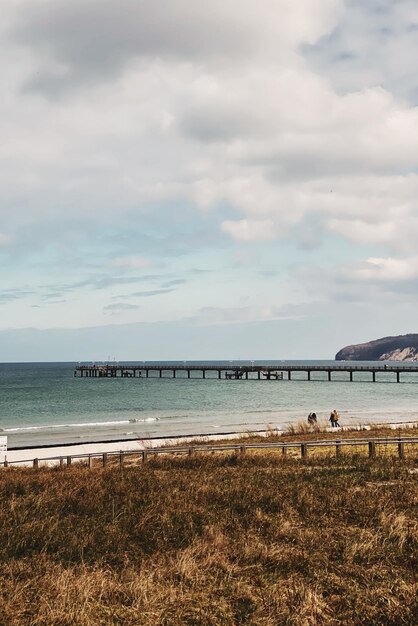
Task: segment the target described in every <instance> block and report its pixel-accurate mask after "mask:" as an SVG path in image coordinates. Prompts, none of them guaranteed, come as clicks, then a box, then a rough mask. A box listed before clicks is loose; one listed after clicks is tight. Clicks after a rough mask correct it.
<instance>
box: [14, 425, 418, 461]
mask: <svg viewBox="0 0 418 626" xmlns="http://www.w3.org/2000/svg"><path fill="white" fill-rule="evenodd" d="M376 426H382V427H386V428H387V427H389V428H391V429H393V430H398V429H399V428H416V427H417V422H403V423H395V424H388V423H385V424H373V425H367V424H365V425H362V426H361V430H370V429H371V428H376ZM350 430H353V427H352V426H350V427H344V426H342V427H340V428H332V427H327V428H326V429H325V431H326V432H335V433H336V434H337V433H338V432H340V431H350ZM358 430H360V427H359V428H358ZM275 432H277V434H279V435H280V434H283V432H284V431H279V430H277V431H275ZM257 435H259V436H265V437H267V436H269V435H271V431H270V430H265V431H257ZM295 436H297V435H295ZM243 437H245V433H242V432H238V433H226V434H216V435H201V436H182V437H172V438H171V437H170V438H155V439H132V440H123V441H117V442H96V443H85V444H69V445H61V446H46V447H42V448H25V449H21V450H8V451H7V453H6V459H7V462H8V463H10V464H13V466H17V465H22V466H32V465H33V460H34V459H38V460H39V464H40V465H57V464H59V462H60V458H61V457H63V458H64V459H65V458H66V457H67V456H72V457H74V456H76V457H77V456H78V457H80V458H82V457H88V455H90V454H97V455H98V454H103V453H112V452H113V453H118V452H135V451H138V452H141V451H143V450H149V449H152V448H159V447H162V446H170V445H178V444H180V443H183V444H187V443H194V444H198V443H199V442H207V441H219V440H225V439H229V440H234V439H242V438H243ZM75 460H76V459H75Z"/></svg>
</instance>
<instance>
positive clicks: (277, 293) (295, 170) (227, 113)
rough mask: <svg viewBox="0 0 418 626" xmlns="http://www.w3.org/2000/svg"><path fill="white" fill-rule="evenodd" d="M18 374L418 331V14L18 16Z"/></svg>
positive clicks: (254, 355)
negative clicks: (62, 364)
mask: <svg viewBox="0 0 418 626" xmlns="http://www.w3.org/2000/svg"><path fill="white" fill-rule="evenodd" d="M1 4H2V20H1V23H0V61H1V97H0V160H1V163H0V361H81V360H94V361H95V360H107V359H108V358H109V357H110V358H112V359H113V358H115V359H116V360H124V359H130V360H160V359H164V360H165V359H181V360H183V359H184V360H186V359H217V358H219V359H239V358H241V359H305V358H306V359H316V358H318V359H328V358H334V355H335V353H336V352H337V351H338V350H339V349H340V348H342V347H343V346H345V345H347V344H352V343H360V342H363V341H369V340H371V339H376V338H378V337H383V336H387V335H397V334H403V333H407V332H418V327H417V322H416V307H417V305H418V247H417V240H418V171H417V168H418V73H417V71H416V59H417V58H418V3H417V2H416V0H298V2H295V1H294V0H258V1H257V2H254V1H253V0H251V1H250V0H211V2H210V3H208V2H202V1H201V0H193V1H191V0H106V2H103V1H102V0H100V1H99V0H60V1H59V2H56V0H2V2H1Z"/></svg>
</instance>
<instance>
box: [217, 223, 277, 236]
mask: <svg viewBox="0 0 418 626" xmlns="http://www.w3.org/2000/svg"><path fill="white" fill-rule="evenodd" d="M221 230H222V231H223V232H224V233H227V234H228V235H230V236H231V237H232V238H233V239H236V240H237V241H269V240H271V239H274V238H275V236H276V233H275V232H274V225H273V222H272V221H271V220H248V219H244V220H238V221H235V222H234V221H231V220H225V221H224V222H222V224H221Z"/></svg>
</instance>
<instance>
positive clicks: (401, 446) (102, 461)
mask: <svg viewBox="0 0 418 626" xmlns="http://www.w3.org/2000/svg"><path fill="white" fill-rule="evenodd" d="M417 444H418V437H403V438H399V437H392V438H390V437H389V438H388V437H385V438H381V437H380V438H368V439H354V438H353V439H324V440H321V441H292V442H274V443H242V442H240V443H231V444H219V445H207V444H199V443H194V444H190V445H187V446H174V447H161V448H145V449H143V450H115V451H111V452H93V453H90V454H88V453H82V454H71V455H65V456H51V457H43V458H28V459H19V460H14V461H7V460H6V461H5V462H4V463H3V465H4V467H11V466H22V465H23V466H28V465H31V466H32V467H34V468H39V467H40V465H41V464H46V465H59V466H60V467H69V466H71V465H72V464H73V463H76V462H78V463H84V464H86V465H87V467H89V468H92V467H93V466H94V465H95V464H94V461H95V460H96V461H98V462H99V465H101V466H102V467H106V466H107V465H108V464H110V463H111V461H116V462H117V463H118V464H119V466H120V468H123V466H124V464H125V461H126V460H127V459H131V460H134V461H135V460H136V461H139V462H142V463H145V462H146V461H147V460H148V459H149V458H156V457H159V456H163V455H187V456H189V457H190V456H193V455H195V454H198V453H206V454H207V453H211V454H215V453H222V452H232V453H233V454H236V455H243V454H246V453H247V452H251V451H253V450H273V451H274V450H277V451H279V453H280V454H281V455H282V456H283V457H286V455H287V452H288V451H289V450H293V451H296V452H297V453H298V456H300V458H301V459H302V460H306V459H307V458H308V455H309V451H310V450H313V449H315V448H334V449H335V455H336V456H337V457H339V456H340V455H341V454H342V451H343V448H350V447H352V446H356V447H358V446H362V447H363V448H366V450H367V453H368V457H369V459H373V458H375V457H376V455H377V452H378V449H379V448H382V447H383V446H385V447H387V446H391V447H395V449H396V454H397V456H398V457H399V458H400V459H403V458H404V457H405V447H406V446H414V445H417Z"/></svg>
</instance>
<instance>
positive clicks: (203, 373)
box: [202, 370, 206, 378]
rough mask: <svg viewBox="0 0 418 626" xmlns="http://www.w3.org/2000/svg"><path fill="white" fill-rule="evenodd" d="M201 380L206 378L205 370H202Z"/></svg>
mask: <svg viewBox="0 0 418 626" xmlns="http://www.w3.org/2000/svg"><path fill="white" fill-rule="evenodd" d="M202 378H206V370H202Z"/></svg>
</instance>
